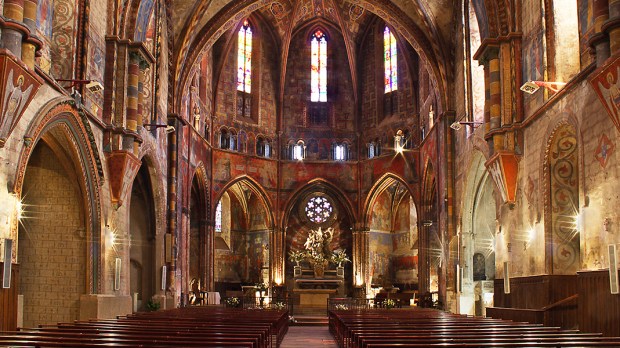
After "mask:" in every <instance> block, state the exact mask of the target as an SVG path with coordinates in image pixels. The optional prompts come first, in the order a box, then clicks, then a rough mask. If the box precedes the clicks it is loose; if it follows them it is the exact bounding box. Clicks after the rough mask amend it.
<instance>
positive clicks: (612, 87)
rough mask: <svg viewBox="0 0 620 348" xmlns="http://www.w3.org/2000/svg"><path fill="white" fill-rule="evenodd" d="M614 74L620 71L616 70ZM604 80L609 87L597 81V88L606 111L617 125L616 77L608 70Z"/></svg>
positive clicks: (618, 90) (619, 116) (619, 94)
mask: <svg viewBox="0 0 620 348" xmlns="http://www.w3.org/2000/svg"><path fill="white" fill-rule="evenodd" d="M616 74H620V71H618V70H616ZM605 80H606V81H607V83H608V84H609V87H605V86H603V84H602V83H601V82H598V88H599V90H600V93H601V95H602V97H603V100H604V101H605V104H606V106H607V109H608V111H609V112H610V113H611V114H612V115H611V116H612V117H613V121H614V123H615V124H616V126H618V125H619V123H620V88H619V87H618V78H617V77H615V76H614V74H613V73H612V72H611V71H610V72H608V73H607V75H606V76H605Z"/></svg>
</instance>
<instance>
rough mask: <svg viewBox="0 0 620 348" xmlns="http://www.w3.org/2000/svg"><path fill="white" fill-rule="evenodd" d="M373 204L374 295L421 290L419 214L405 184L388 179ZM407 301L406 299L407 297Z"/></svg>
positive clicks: (371, 259) (371, 254)
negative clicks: (419, 272) (419, 274)
mask: <svg viewBox="0 0 620 348" xmlns="http://www.w3.org/2000/svg"><path fill="white" fill-rule="evenodd" d="M382 187H383V189H382V190H381V191H380V192H379V193H377V195H376V196H375V198H374V200H373V202H371V204H370V205H369V212H368V215H369V221H368V227H369V241H368V244H369V251H370V252H369V255H368V265H369V267H368V269H369V277H370V279H371V292H372V293H373V295H374V296H377V294H381V293H387V292H399V293H405V294H407V293H408V294H411V298H413V293H414V292H416V291H418V290H419V278H418V251H419V239H418V215H417V210H416V206H415V202H414V200H413V197H412V196H411V194H410V193H409V190H408V189H407V187H405V185H404V184H403V183H401V182H400V181H396V180H394V179H388V181H386V184H385V185H382ZM403 298H404V297H403Z"/></svg>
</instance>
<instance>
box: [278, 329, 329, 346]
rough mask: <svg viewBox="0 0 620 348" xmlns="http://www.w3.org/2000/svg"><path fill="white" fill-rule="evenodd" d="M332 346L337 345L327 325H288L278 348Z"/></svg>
mask: <svg viewBox="0 0 620 348" xmlns="http://www.w3.org/2000/svg"><path fill="white" fill-rule="evenodd" d="M297 347H303V348H311V347H333V348H337V347H338V345H337V344H336V341H335V340H334V337H333V336H332V335H331V334H330V333H329V328H328V327H327V326H290V327H289V328H288V333H287V334H286V336H284V340H283V341H282V345H281V346H280V348H297Z"/></svg>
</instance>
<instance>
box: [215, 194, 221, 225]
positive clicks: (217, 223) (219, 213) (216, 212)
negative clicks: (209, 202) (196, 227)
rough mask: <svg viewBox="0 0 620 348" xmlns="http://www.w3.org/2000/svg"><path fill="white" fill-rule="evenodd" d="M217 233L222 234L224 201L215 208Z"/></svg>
mask: <svg viewBox="0 0 620 348" xmlns="http://www.w3.org/2000/svg"><path fill="white" fill-rule="evenodd" d="M215 232H222V201H219V202H218V203H217V208H215Z"/></svg>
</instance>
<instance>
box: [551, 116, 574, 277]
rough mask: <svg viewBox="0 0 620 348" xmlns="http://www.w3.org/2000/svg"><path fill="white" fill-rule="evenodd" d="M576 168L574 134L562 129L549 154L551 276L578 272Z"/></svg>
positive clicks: (568, 127) (555, 137)
mask: <svg viewBox="0 0 620 348" xmlns="http://www.w3.org/2000/svg"><path fill="white" fill-rule="evenodd" d="M578 166H579V164H578V151H577V138H576V136H575V130H574V129H573V128H572V127H571V126H568V125H565V126H562V127H561V128H560V129H558V130H557V131H556V134H555V135H554V137H553V140H552V143H551V148H550V154H549V168H550V177H549V180H550V181H551V182H550V188H551V192H549V194H550V196H551V219H552V236H551V240H552V246H553V247H552V250H553V256H552V257H553V273H554V274H571V273H574V272H576V271H577V270H579V268H580V264H579V262H580V260H579V230H578V224H579V221H578V216H579V175H578V171H577V170H578Z"/></svg>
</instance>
